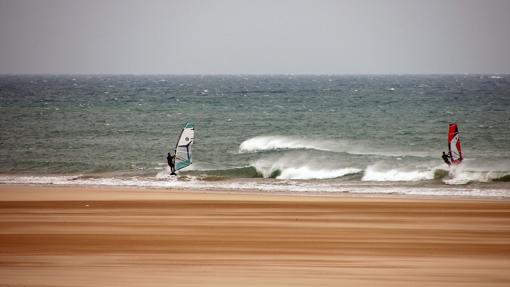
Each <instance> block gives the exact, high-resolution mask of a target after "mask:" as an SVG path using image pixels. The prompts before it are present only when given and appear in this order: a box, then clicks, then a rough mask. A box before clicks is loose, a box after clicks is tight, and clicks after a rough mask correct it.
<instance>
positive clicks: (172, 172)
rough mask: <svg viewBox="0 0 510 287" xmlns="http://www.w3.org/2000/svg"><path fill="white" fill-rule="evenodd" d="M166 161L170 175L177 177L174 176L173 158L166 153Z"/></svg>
mask: <svg viewBox="0 0 510 287" xmlns="http://www.w3.org/2000/svg"><path fill="white" fill-rule="evenodd" d="M166 161H167V162H168V166H169V167H170V171H171V173H170V175H177V174H175V156H174V155H171V154H170V153H168V156H167V157H166Z"/></svg>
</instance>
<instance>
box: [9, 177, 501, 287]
mask: <svg viewBox="0 0 510 287" xmlns="http://www.w3.org/2000/svg"><path fill="white" fill-rule="evenodd" d="M509 270H510V202H509V201H508V200H499V201H498V200H490V201H489V200H481V199H468V200H464V199H445V198H435V199H425V198H402V197H384V198H381V197H377V198H368V197H349V196H338V195H337V196H307V195H301V196H290V195H281V194H280V195H278V194H276V195H275V194H260V193H259V194H249V193H248V192H243V193H221V192H209V193H208V192H205V191H200V192H193V191H179V190H171V191H169V190H150V189H133V188H96V187H84V186H80V187H52V186H21V185H20V186H10V185H3V186H0V286H265V287H267V286H509V285H510V272H509Z"/></svg>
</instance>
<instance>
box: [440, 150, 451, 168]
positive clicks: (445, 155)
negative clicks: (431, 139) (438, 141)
mask: <svg viewBox="0 0 510 287" xmlns="http://www.w3.org/2000/svg"><path fill="white" fill-rule="evenodd" d="M441 157H442V158H443V160H444V162H445V163H446V164H447V165H450V164H451V163H450V160H449V159H448V155H447V154H446V153H445V152H444V151H443V155H442V156H441Z"/></svg>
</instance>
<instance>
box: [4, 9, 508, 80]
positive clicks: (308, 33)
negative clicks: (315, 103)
mask: <svg viewBox="0 0 510 287" xmlns="http://www.w3.org/2000/svg"><path fill="white" fill-rule="evenodd" d="M509 15H510V1H508V0H422V1H418V0H336V1H331V0H302V1H300V0H293V1H291V0H210V1H207V0H202V1H199V0H182V1H177V0H175V1H172V0H167V1H158V0H145V1H143V0H138V1H133V0H118V1H117V0H83V1H82V0H0V74H452V73H460V74H464V73H470V74H473V73H474V74H478V73H488V74H495V73H510V16H509Z"/></svg>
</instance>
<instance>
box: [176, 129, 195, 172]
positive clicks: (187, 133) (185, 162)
mask: <svg viewBox="0 0 510 287" xmlns="http://www.w3.org/2000/svg"><path fill="white" fill-rule="evenodd" d="M194 139H195V127H194V126H193V124H192V123H186V125H185V126H184V128H183V129H182V132H181V135H180V136H179V139H178V140H177V144H176V146H175V170H180V169H183V168H185V167H187V166H190V165H191V163H192V160H191V145H192V144H193V140H194Z"/></svg>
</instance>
